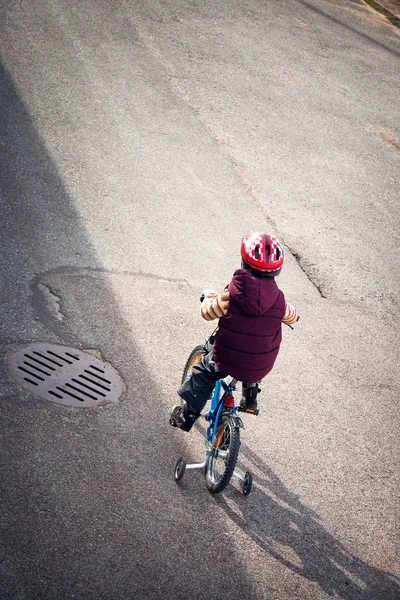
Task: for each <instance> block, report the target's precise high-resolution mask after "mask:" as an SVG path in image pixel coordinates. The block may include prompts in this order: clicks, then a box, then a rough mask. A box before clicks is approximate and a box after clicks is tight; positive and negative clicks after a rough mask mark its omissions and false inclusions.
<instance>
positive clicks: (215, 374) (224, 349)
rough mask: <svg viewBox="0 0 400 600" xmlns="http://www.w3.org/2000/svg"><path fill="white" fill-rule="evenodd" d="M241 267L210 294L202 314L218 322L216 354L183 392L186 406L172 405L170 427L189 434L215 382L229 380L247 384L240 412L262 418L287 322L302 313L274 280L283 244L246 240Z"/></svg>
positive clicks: (255, 237) (259, 237) (261, 237)
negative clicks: (263, 391)
mask: <svg viewBox="0 0 400 600" xmlns="http://www.w3.org/2000/svg"><path fill="white" fill-rule="evenodd" d="M241 254H242V268H241V269H238V270H236V271H235V272H234V274H233V277H232V279H231V282H230V283H229V285H228V286H226V288H225V289H224V290H223V291H222V292H221V293H217V292H215V291H213V290H205V291H204V292H203V294H202V297H201V300H202V308H201V315H202V317H203V318H204V319H206V320H207V321H210V320H213V319H219V323H218V331H217V333H216V335H215V340H214V344H213V347H212V350H211V351H210V352H209V353H208V354H206V355H205V356H204V357H203V358H202V359H201V360H200V361H199V362H198V363H197V364H196V365H195V366H194V367H193V371H192V374H191V376H190V377H189V378H188V379H187V380H186V381H185V382H184V383H183V385H182V386H181V387H180V389H179V390H178V394H179V396H180V397H181V398H182V399H183V400H184V403H183V404H180V405H175V406H173V408H172V410H171V418H170V423H171V425H173V426H174V427H178V428H179V429H182V430H183V431H190V430H191V428H192V426H193V424H194V422H195V421H196V419H197V417H198V416H199V415H200V413H201V411H202V409H203V407H204V405H205V404H206V402H207V400H208V399H209V398H210V397H211V394H212V391H213V389H214V385H215V382H216V381H217V380H218V379H224V378H225V377H227V376H228V375H230V376H231V377H234V378H235V379H237V380H238V381H241V382H243V394H242V400H241V402H240V410H242V411H244V412H248V413H251V414H258V410H257V394H258V392H259V391H260V387H259V384H260V382H261V380H262V379H263V378H264V377H265V376H266V375H267V374H268V373H269V372H270V371H271V369H272V368H273V366H274V363H275V359H276V357H277V355H278V352H279V347H280V344H281V339H282V331H281V326H282V322H283V323H286V324H287V325H292V324H293V323H295V322H296V321H297V320H298V316H297V310H296V308H295V307H294V306H292V305H290V304H288V303H287V302H286V301H285V297H284V295H283V292H282V291H281V290H280V289H279V288H278V286H277V284H276V282H275V277H276V276H277V275H279V273H280V272H281V269H282V266H283V262H284V254H283V248H282V245H281V243H280V242H279V240H278V239H277V238H276V237H275V236H273V235H271V234H268V233H258V232H256V233H252V234H249V235H245V236H244V238H243V239H242V243H241Z"/></svg>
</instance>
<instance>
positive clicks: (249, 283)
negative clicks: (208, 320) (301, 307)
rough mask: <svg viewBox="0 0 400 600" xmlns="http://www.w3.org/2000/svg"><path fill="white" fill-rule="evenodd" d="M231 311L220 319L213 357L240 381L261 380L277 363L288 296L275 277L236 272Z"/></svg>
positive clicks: (232, 288)
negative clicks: (285, 295)
mask: <svg viewBox="0 0 400 600" xmlns="http://www.w3.org/2000/svg"><path fill="white" fill-rule="evenodd" d="M228 289H229V293H230V297H229V307H228V312H227V314H226V315H225V316H223V317H221V318H220V319H219V326H218V327H219V328H218V332H217V335H216V338H215V343H214V349H213V359H214V361H215V363H216V365H217V367H218V369H219V370H220V371H222V372H224V373H228V374H229V375H231V376H232V377H235V379H238V380H239V381H244V382H245V383H255V382H256V381H260V380H261V379H262V378H263V377H265V375H267V373H269V372H270V371H271V369H272V367H273V366H274V362H275V359H276V357H277V355H278V352H279V346H280V343H281V339H282V331H281V326H282V319H283V317H284V314H285V297H284V295H283V292H282V291H281V290H280V289H279V288H278V286H277V285H276V283H275V279H273V278H268V277H254V276H253V275H252V274H251V273H250V272H249V271H247V270H246V269H238V270H237V271H235V272H234V274H233V277H232V280H231V282H230V284H229V286H228Z"/></svg>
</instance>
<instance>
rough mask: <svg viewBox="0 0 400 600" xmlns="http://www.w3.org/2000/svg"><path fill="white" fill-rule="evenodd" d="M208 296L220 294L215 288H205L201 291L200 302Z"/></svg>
mask: <svg viewBox="0 0 400 600" xmlns="http://www.w3.org/2000/svg"><path fill="white" fill-rule="evenodd" d="M207 296H218V294H217V292H215V291H214V290H209V289H207V290H203V291H202V292H201V296H200V302H203V300H204V298H206V297H207Z"/></svg>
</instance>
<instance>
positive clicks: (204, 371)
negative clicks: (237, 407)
mask: <svg viewBox="0 0 400 600" xmlns="http://www.w3.org/2000/svg"><path fill="white" fill-rule="evenodd" d="M211 354H212V352H209V353H208V354H206V355H205V356H203V358H202V359H201V360H199V362H198V363H196V364H195V366H194V367H193V372H192V375H191V377H189V379H187V380H186V381H185V383H184V384H183V385H182V386H181V387H180V388H179V390H178V394H179V395H180V397H181V398H182V399H183V400H185V402H186V404H187V405H188V407H189V409H190V410H191V411H193V412H195V413H199V412H201V411H202V410H203V408H204V405H205V404H206V402H207V400H209V399H210V398H211V396H212V392H213V389H214V386H215V382H216V381H218V379H225V377H228V376H229V373H223V372H222V371H218V369H217V365H216V364H215V362H214V361H213V359H212V356H211ZM259 383H260V382H259V381H258V382H257V383H243V384H242V385H243V393H242V395H243V397H244V398H247V396H248V394H249V393H250V392H251V388H253V389H254V388H255V387H256V388H257V390H256V394H257V392H258V391H259V390H260V386H259Z"/></svg>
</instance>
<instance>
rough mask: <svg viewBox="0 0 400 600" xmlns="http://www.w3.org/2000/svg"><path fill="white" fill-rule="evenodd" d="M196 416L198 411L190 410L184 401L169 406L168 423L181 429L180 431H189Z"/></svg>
mask: <svg viewBox="0 0 400 600" xmlns="http://www.w3.org/2000/svg"><path fill="white" fill-rule="evenodd" d="M198 416H199V413H196V412H194V411H192V410H191V409H190V408H189V407H188V405H187V404H186V402H185V403H184V404H175V405H174V406H173V407H172V408H171V415H170V418H169V424H170V425H172V427H178V429H182V431H190V430H191V429H192V427H193V424H194V422H195V421H196V419H197V417H198Z"/></svg>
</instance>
